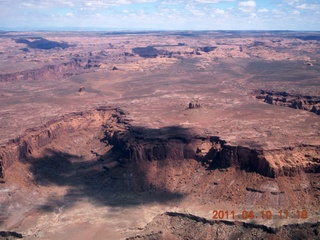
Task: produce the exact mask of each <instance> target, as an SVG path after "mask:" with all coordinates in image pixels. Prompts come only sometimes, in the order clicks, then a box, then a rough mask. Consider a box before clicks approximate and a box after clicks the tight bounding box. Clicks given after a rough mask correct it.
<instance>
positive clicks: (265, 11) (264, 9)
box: [258, 8, 269, 13]
mask: <svg viewBox="0 0 320 240" xmlns="http://www.w3.org/2000/svg"><path fill="white" fill-rule="evenodd" d="M258 12H260V13H267V12H269V10H268V9H266V8H262V9H259V10H258Z"/></svg>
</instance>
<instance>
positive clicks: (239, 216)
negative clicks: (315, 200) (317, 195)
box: [212, 210, 308, 220]
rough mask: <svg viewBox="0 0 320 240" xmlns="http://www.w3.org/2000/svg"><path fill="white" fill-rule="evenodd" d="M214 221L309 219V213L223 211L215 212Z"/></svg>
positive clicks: (300, 211) (299, 211)
mask: <svg viewBox="0 0 320 240" xmlns="http://www.w3.org/2000/svg"><path fill="white" fill-rule="evenodd" d="M212 213H213V216H212V219H215V220H222V219H232V220H247V219H257V220H258V219H264V220H272V219H289V218H296V219H307V218H308V211H307V210H296V211H288V210H280V211H277V212H272V211H270V210H266V211H259V212H254V211H253V210H248V211H247V210H243V211H240V212H237V213H236V212H235V211H234V210H232V211H229V210H227V211H223V210H213V212H212Z"/></svg>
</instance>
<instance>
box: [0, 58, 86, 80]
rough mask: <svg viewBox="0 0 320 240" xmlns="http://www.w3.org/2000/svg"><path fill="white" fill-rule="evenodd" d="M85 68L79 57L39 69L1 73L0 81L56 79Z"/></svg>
mask: <svg viewBox="0 0 320 240" xmlns="http://www.w3.org/2000/svg"><path fill="white" fill-rule="evenodd" d="M83 71H84V68H83V67H82V66H81V64H80V62H79V61H78V60H77V59H74V60H72V61H70V62H66V63H62V64H58V65H47V66H44V67H41V68H38V69H31V70H25V71H20V72H15V73H8V74H0V82H12V81H30V80H48V79H50V80H54V79H58V78H61V77H67V76H72V75H74V74H78V73H80V72H83Z"/></svg>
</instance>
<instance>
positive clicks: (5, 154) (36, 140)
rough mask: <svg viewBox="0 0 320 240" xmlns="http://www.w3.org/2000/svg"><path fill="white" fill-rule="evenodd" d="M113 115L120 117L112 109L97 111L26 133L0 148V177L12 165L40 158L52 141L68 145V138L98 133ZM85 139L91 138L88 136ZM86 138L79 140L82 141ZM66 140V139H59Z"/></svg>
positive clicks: (68, 117) (58, 121)
mask: <svg viewBox="0 0 320 240" xmlns="http://www.w3.org/2000/svg"><path fill="white" fill-rule="evenodd" d="M113 114H119V115H121V114H123V113H122V112H121V111H120V110H118V109H114V108H100V109H96V110H94V111H88V112H80V113H72V114H69V115H66V116H63V117H61V118H59V119H56V120H53V121H50V122H48V123H47V124H46V125H44V126H41V127H38V128H33V129H28V130H27V131H26V132H25V134H24V135H22V136H20V137H17V138H16V139H13V140H11V141H9V142H8V143H7V144H6V145H4V146H0V170H1V172H0V176H1V177H2V178H3V177H4V172H5V170H6V169H7V168H9V167H10V166H11V165H12V164H13V163H14V162H15V161H19V160H21V161H25V160H27V159H29V158H31V157H37V156H39V155H41V153H42V151H43V150H44V149H45V148H46V147H48V145H50V144H51V143H52V142H54V141H60V142H61V143H62V144H63V142H68V141H71V139H68V136H69V135H71V134H72V133H75V132H79V131H87V132H88V131H89V132H90V131H96V132H97V133H98V132H99V131H102V129H103V127H102V126H103V124H104V122H105V121H106V119H108V118H112V115H113ZM88 135H89V136H91V135H90V134H89V133H88ZM86 137H88V136H86V134H84V135H83V138H86ZM63 138H67V139H63Z"/></svg>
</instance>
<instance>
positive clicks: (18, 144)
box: [0, 108, 320, 178]
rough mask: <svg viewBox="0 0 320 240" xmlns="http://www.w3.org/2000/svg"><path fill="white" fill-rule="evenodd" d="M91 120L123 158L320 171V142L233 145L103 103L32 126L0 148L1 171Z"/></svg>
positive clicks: (292, 172) (282, 172)
mask: <svg viewBox="0 0 320 240" xmlns="http://www.w3.org/2000/svg"><path fill="white" fill-rule="evenodd" d="M89 126H95V127H98V128H99V127H100V128H101V126H103V129H104V132H105V137H104V139H103V141H106V144H108V145H112V146H113V149H112V151H113V152H115V153H116V154H118V155H121V158H120V159H121V160H119V161H122V162H123V163H136V164H139V163H142V162H144V161H149V162H150V161H151V162H152V161H164V160H169V161H170V160H173V161H174V160H183V159H194V160H196V161H198V162H201V164H203V165H204V166H205V167H206V168H207V169H220V168H223V169H227V168H230V167H233V168H236V169H239V170H245V171H247V172H255V173H258V174H260V175H262V176H266V177H270V178H277V177H279V176H298V175H300V174H301V173H303V172H311V173H319V172H320V147H319V146H306V145H301V146H293V147H290V148H279V149H273V150H265V149H259V148H249V147H243V146H233V145H230V144H228V143H227V142H226V141H224V140H222V139H220V138H219V137H218V136H198V135H195V134H194V133H192V131H191V130H190V129H185V128H181V127H179V126H170V127H164V128H161V129H148V128H144V127H137V126H131V125H130V124H129V121H128V120H127V119H126V118H125V114H124V113H123V111H122V110H120V109H113V108H100V109H96V110H94V111H88V112H84V113H73V114H71V115H68V116H64V117H62V118H61V119H58V120H54V121H51V122H49V123H47V124H46V125H45V126H42V127H40V128H35V129H29V130H28V131H27V132H26V133H25V135H24V136H21V137H18V138H16V139H13V140H11V141H10V142H8V143H7V144H6V145H5V146H1V148H0V170H1V172H0V176H2V177H3V174H4V171H5V169H6V168H8V167H9V166H10V165H11V164H12V163H13V162H14V161H18V160H19V159H24V158H28V156H31V155H33V153H34V152H37V151H39V150H40V149H42V148H45V146H46V145H48V144H49V143H50V142H51V141H53V139H55V138H57V137H59V136H62V135H67V134H69V133H71V132H74V131H78V130H79V129H80V128H82V129H83V128H84V127H87V128H89Z"/></svg>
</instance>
